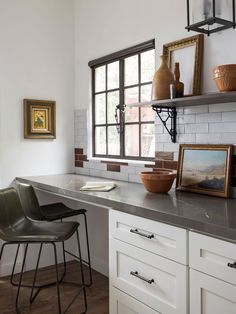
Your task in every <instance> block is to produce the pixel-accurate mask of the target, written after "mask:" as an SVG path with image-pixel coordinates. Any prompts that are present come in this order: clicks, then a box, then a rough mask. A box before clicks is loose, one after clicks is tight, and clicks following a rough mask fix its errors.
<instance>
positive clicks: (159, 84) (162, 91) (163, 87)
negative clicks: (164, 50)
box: [152, 55, 174, 100]
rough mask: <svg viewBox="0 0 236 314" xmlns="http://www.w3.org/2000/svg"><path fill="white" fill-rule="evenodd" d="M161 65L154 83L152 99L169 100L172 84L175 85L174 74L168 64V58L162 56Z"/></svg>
mask: <svg viewBox="0 0 236 314" xmlns="http://www.w3.org/2000/svg"><path fill="white" fill-rule="evenodd" d="M160 58H161V65H160V67H159V69H158V70H157V71H156V73H155V75H154V77H153V81H152V99H153V100H156V99H169V98H170V84H173V83H174V74H173V73H172V72H171V71H170V69H169V67H168V64H167V56H165V55H164V56H161V57H160Z"/></svg>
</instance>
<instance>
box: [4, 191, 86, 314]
mask: <svg viewBox="0 0 236 314" xmlns="http://www.w3.org/2000/svg"><path fill="white" fill-rule="evenodd" d="M78 228H79V223H77V222H45V221H43V222H39V221H34V220H31V219H28V218H27V217H26V216H25V213H24V210H23V208H22V205H21V202H20V199H19V196H18V194H17V191H16V190H15V189H14V188H7V189H4V190H0V238H1V239H2V240H3V241H5V243H4V245H3V247H2V248H1V251H0V259H1V257H2V253H3V250H4V248H5V246H6V245H9V244H18V245H20V244H24V245H25V251H24V256H23V262H22V266H21V272H20V277H19V282H18V289H17V294H16V300H15V307H16V312H17V313H20V311H19V306H18V303H19V295H20V289H21V287H22V277H23V272H24V266H25V261H26V256H27V251H28V246H29V244H32V243H33V244H35V243H39V244H40V253H41V250H42V246H43V245H44V244H51V245H52V246H53V251H54V259H55V271H56V280H55V282H54V284H56V287H57V301H58V313H59V314H62V313H66V312H67V310H68V309H69V308H70V306H71V305H72V303H73V302H74V301H75V299H76V298H77V297H78V296H79V295H80V294H81V293H82V292H83V295H84V307H85V309H84V311H83V312H82V313H86V311H87V299H86V290H85V284H84V275H83V263H82V260H80V272H81V279H82V284H80V285H78V286H79V289H78V292H77V293H76V295H75V296H74V297H73V298H72V301H71V302H70V303H69V304H68V305H67V307H66V309H65V310H64V311H62V306H61V298H60V280H59V272H58V261H57V247H56V243H57V242H64V241H66V240H68V239H69V238H70V237H71V236H72V235H73V234H74V233H76V236H77V244H78V252H79V255H81V249H80V241H79V233H78ZM39 255H40V254H39ZM38 263H39V259H38V261H37V265H36V269H35V273H34V279H33V283H32V285H31V286H30V287H31V289H32V290H31V296H30V302H31V303H32V302H33V301H34V300H35V298H36V296H37V295H38V293H39V291H40V289H41V288H42V287H43V286H42V287H39V288H38V289H37V291H36V292H35V293H34V289H35V288H36V287H35V282H36V277H37V271H38ZM51 284H53V283H51ZM75 285H76V286H77V284H75Z"/></svg>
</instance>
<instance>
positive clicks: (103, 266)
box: [91, 256, 109, 277]
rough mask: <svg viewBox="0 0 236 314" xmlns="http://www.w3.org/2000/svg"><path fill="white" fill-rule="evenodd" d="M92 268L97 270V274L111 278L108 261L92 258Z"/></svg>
mask: <svg viewBox="0 0 236 314" xmlns="http://www.w3.org/2000/svg"><path fill="white" fill-rule="evenodd" d="M91 264H92V268H93V269H94V270H96V271H97V272H99V273H101V274H103V275H104V276H106V277H108V276H109V263H108V260H107V261H105V260H102V259H101V258H98V257H94V256H93V257H92V261H91Z"/></svg>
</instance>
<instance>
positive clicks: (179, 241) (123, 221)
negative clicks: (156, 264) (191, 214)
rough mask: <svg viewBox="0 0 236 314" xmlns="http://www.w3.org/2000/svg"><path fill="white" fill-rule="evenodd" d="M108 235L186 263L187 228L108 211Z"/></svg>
mask: <svg viewBox="0 0 236 314" xmlns="http://www.w3.org/2000/svg"><path fill="white" fill-rule="evenodd" d="M109 233H110V237H112V238H115V239H118V240H121V241H123V242H126V243H129V244H132V245H133V246H137V247H139V248H141V249H143V250H145V251H149V252H151V253H154V254H157V255H160V256H163V257H166V258H168V259H171V260H174V261H176V262H179V263H181V264H184V265H187V230H185V229H181V228H177V227H174V226H170V225H167V224H163V223H160V222H158V221H153V220H150V219H145V218H142V217H138V216H134V215H130V214H126V213H121V212H118V211H113V210H111V211H110V214H109Z"/></svg>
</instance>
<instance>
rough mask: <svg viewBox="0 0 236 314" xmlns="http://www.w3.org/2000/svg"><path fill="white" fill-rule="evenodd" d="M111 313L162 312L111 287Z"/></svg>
mask: <svg viewBox="0 0 236 314" xmlns="http://www.w3.org/2000/svg"><path fill="white" fill-rule="evenodd" d="M109 314H160V313H159V312H156V311H154V310H152V309H151V308H149V307H148V306H146V305H144V304H143V303H141V302H139V301H137V300H135V299H134V298H132V297H130V296H129V295H127V294H126V293H124V292H121V291H120V290H118V289H116V288H113V287H111V290H110V310H109Z"/></svg>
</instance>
